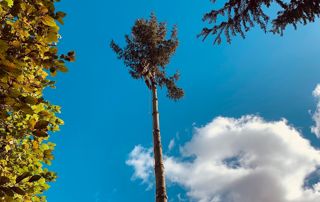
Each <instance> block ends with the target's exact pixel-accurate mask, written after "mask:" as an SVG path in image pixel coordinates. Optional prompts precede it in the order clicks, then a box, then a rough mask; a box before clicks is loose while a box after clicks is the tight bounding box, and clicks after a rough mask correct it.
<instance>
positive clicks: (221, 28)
mask: <svg viewBox="0 0 320 202" xmlns="http://www.w3.org/2000/svg"><path fill="white" fill-rule="evenodd" d="M211 1H212V2H213V3H215V2H216V0H211ZM224 2H225V4H224V6H223V7H222V8H220V9H215V10H212V11H210V12H208V13H206V14H205V15H204V17H203V21H205V22H208V23H209V24H212V23H213V24H214V26H213V27H211V28H208V27H205V28H203V29H202V32H201V33H200V34H199V36H202V37H203V40H205V39H206V38H207V37H208V36H209V35H214V36H215V40H214V43H218V44H220V43H221V41H222V39H221V36H222V35H223V34H224V35H225V36H226V40H227V42H228V43H230V42H231V36H236V35H240V36H241V37H243V38H244V37H245V32H248V31H249V30H250V28H252V27H254V25H255V24H257V25H259V26H260V28H261V29H262V30H263V31H264V32H272V33H274V34H280V35H283V31H284V30H285V28H286V27H287V26H288V25H293V26H294V28H295V29H296V28H297V25H298V24H299V23H301V24H304V25H306V24H307V23H310V22H314V21H315V19H316V18H318V17H319V16H320V0H290V1H283V0H225V1H224ZM271 6H273V8H275V9H277V13H276V16H275V17H274V18H273V19H272V20H271V24H272V27H271V28H268V22H269V21H270V17H269V15H267V14H266V10H267V9H268V8H270V7H271ZM224 16H226V17H224ZM223 17H224V18H223Z"/></svg>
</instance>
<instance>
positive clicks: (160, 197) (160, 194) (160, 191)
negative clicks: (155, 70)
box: [151, 83, 168, 202]
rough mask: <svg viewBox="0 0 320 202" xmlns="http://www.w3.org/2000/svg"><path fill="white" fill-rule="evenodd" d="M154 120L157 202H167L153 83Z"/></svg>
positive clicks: (155, 92) (153, 85) (155, 94)
mask: <svg viewBox="0 0 320 202" xmlns="http://www.w3.org/2000/svg"><path fill="white" fill-rule="evenodd" d="M151 88H152V120H153V153H154V162H155V163H154V171H155V178H156V202H167V199H168V197H167V191H166V181H165V176H164V165H163V159H162V146H161V137H160V124H159V111H158V95H157V86H156V84H155V83H153V84H152V87H151Z"/></svg>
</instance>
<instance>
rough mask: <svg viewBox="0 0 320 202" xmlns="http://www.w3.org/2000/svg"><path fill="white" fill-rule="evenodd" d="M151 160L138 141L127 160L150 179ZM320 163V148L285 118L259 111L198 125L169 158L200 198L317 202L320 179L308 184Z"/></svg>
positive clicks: (174, 175) (176, 179)
mask: <svg viewBox="0 0 320 202" xmlns="http://www.w3.org/2000/svg"><path fill="white" fill-rule="evenodd" d="M319 92H320V90H319ZM319 95H320V93H319ZM151 159H153V157H152V152H151V150H150V149H144V148H142V147H141V146H137V147H135V149H134V150H133V151H132V152H131V154H130V156H129V160H128V161H127V164H128V165H131V166H133V167H134V169H135V173H134V176H135V177H136V178H141V179H142V180H143V181H144V182H148V180H151V181H152V178H153V168H152V163H151V164H150V162H153V161H152V160H151ZM319 165H320V152H319V151H318V150H316V149H315V148H313V147H312V146H311V145H310V143H309V142H308V140H306V139H304V138H303V137H302V135H301V133H300V132H299V131H298V130H296V129H295V128H293V127H292V126H290V125H289V124H288V123H287V121H286V120H280V121H274V122H267V121H265V120H263V119H262V118H260V117H257V116H244V117H241V118H239V119H234V118H225V117H218V118H216V119H214V120H213V121H212V122H210V123H209V124H207V125H205V126H203V127H200V128H196V129H195V131H194V135H193V138H192V139H191V140H190V141H189V142H187V143H186V144H185V145H184V146H183V147H182V149H181V154H180V156H166V157H165V169H166V177H167V179H168V180H169V181H170V182H172V183H176V184H178V185H180V186H182V187H184V188H185V189H186V191H187V195H188V197H189V198H190V200H191V201H198V202H319V201H320V183H319V184H312V183H310V182H309V183H308V182H307V183H306V181H308V178H309V175H310V174H311V173H313V172H314V171H316V169H317V167H318V166H319ZM314 173H316V172H314ZM306 184H308V186H306Z"/></svg>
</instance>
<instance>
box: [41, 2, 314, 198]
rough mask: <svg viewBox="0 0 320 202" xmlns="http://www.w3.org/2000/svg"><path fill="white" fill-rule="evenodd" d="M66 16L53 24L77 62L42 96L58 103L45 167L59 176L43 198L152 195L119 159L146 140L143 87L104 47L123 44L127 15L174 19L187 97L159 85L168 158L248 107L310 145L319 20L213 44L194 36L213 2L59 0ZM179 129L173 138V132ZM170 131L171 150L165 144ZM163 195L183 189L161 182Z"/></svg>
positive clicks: (175, 63)
mask: <svg viewBox="0 0 320 202" xmlns="http://www.w3.org/2000/svg"><path fill="white" fill-rule="evenodd" d="M57 7H58V8H59V10H62V11H64V12H66V13H67V14H68V15H67V17H66V19H65V25H64V26H62V27H61V31H60V33H61V35H62V39H61V41H60V43H59V48H60V51H61V53H63V52H67V51H68V50H75V52H76V56H77V57H76V62H75V63H72V64H69V65H68V66H69V72H68V73H66V74H59V75H58V76H57V77H56V78H55V80H57V89H54V90H52V89H48V90H47V91H46V98H47V99H49V100H50V101H51V102H52V103H54V104H57V105H60V106H62V114H61V115H60V117H61V118H62V119H63V120H64V121H65V125H64V126H63V127H62V129H61V131H60V132H58V133H56V134H54V135H52V139H51V140H52V141H53V142H55V143H56V144H57V147H56V149H55V152H54V154H55V160H54V161H53V165H52V166H51V169H52V170H54V171H56V172H57V173H58V179H57V182H55V183H53V184H52V187H51V189H50V190H49V191H48V192H47V195H48V201H49V202H91V201H92V202H126V201H142V202H147V201H150V200H153V195H154V192H153V190H152V189H151V190H147V188H148V185H147V184H143V183H142V181H141V180H139V179H137V180H133V179H132V175H133V169H132V167H130V166H128V165H126V160H127V159H128V156H129V153H130V152H131V151H132V149H133V148H134V147H135V146H136V145H143V146H144V147H147V148H148V147H150V146H152V136H151V126H152V125H151V94H150V92H148V90H147V88H146V87H145V85H144V82H143V81H137V80H133V79H132V78H130V76H129V74H128V73H127V70H126V69H125V67H124V65H123V63H122V62H121V61H119V60H117V58H116V55H115V54H114V53H113V52H112V50H111V49H110V48H109V43H110V41H111V39H114V40H116V41H117V42H119V43H120V44H123V36H124V35H125V34H127V33H129V32H130V28H131V27H132V25H133V23H134V21H135V19H137V18H145V17H148V16H149V15H150V13H151V12H152V11H154V12H155V13H156V15H157V17H158V19H159V20H160V21H166V22H167V23H168V25H169V26H170V27H171V26H172V25H174V24H176V25H177V26H178V30H179V35H178V38H179V40H180V45H179V47H178V49H177V52H176V54H175V55H174V57H173V58H172V60H171V61H172V62H171V63H170V65H169V69H171V71H172V72H174V71H175V70H176V69H178V70H179V71H180V73H181V80H180V81H179V82H178V85H179V86H181V87H183V88H184V90H185V93H186V96H185V97H184V98H183V99H182V100H181V101H178V102H173V101H170V100H168V99H167V98H166V97H165V92H164V91H160V94H159V105H160V106H159V107H160V120H161V124H160V126H161V134H162V141H163V147H164V153H165V154H166V155H177V154H178V153H179V146H181V145H184V143H185V142H187V141H190V139H191V138H192V134H193V133H192V131H193V128H194V126H196V127H201V126H203V125H206V124H207V123H208V122H210V121H212V120H213V119H214V118H215V117H217V116H224V117H235V118H239V117H241V116H242V115H246V114H253V115H259V116H261V117H263V118H264V119H265V120H267V121H278V120H280V119H282V118H286V119H287V120H288V122H289V124H290V125H291V124H292V125H294V126H295V128H296V129H298V130H299V131H302V133H303V134H304V136H305V137H306V138H307V139H309V140H310V141H311V144H312V145H313V146H314V147H317V148H318V147H319V146H320V144H319V141H318V139H317V138H316V136H315V135H314V134H312V133H311V132H310V127H311V126H312V125H313V121H312V118H311V115H310V112H309V110H311V111H314V110H315V109H316V100H315V98H314V97H313V96H312V91H313V90H314V89H315V87H316V85H317V83H319V82H320V76H319V75H320V61H319V60H320V59H319V51H320V48H319V47H320V46H319V45H320V38H319V35H320V28H319V26H318V24H310V25H308V26H300V27H299V29H298V30H297V31H294V30H293V29H292V28H289V29H287V30H286V32H285V36H284V37H280V36H275V35H272V34H264V33H263V32H262V31H261V30H259V29H254V30H252V31H251V32H250V33H248V34H247V38H246V39H245V40H243V39H241V38H234V40H233V43H232V44H231V45H229V44H226V43H223V44H222V45H220V46H213V45H212V41H213V39H212V38H208V39H207V40H206V41H205V42H202V41H201V40H200V39H198V38H197V37H196V36H197V34H199V33H200V31H201V28H202V27H203V26H204V25H205V24H204V23H203V22H202V21H201V18H202V15H203V14H204V13H205V12H206V11H209V10H210V8H212V5H211V3H210V1H209V0H204V1H182V0H176V1H169V0H162V1H160V0H154V1H150V0H149V1H148V0H137V1H129V0H123V1H98V0H91V1H90V2H89V1H67V0H64V1H62V2H60V3H57ZM177 136H178V137H179V138H177ZM173 138H175V147H174V148H173V149H172V150H169V149H168V145H169V142H170V140H172V139H173ZM168 193H169V197H170V196H172V201H178V199H177V198H176V196H177V195H178V194H179V193H181V194H182V195H185V193H186V191H185V189H184V188H183V187H180V186H177V185H175V184H170V183H169V188H168Z"/></svg>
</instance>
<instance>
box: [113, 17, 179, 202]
mask: <svg viewBox="0 0 320 202" xmlns="http://www.w3.org/2000/svg"><path fill="white" fill-rule="evenodd" d="M125 40H126V46H125V47H124V48H120V46H119V45H117V44H116V43H115V42H114V41H111V44H110V45H111V48H112V49H113V51H114V52H115V53H116V54H117V56H118V58H119V59H121V60H123V61H124V64H125V66H127V67H128V69H129V73H130V75H131V76H132V78H134V79H143V80H144V81H145V83H146V86H147V88H148V89H150V90H151V91H152V111H153V112H152V118H153V146H154V161H155V166H154V169H155V180H156V201H157V202H166V201H167V192H166V184H165V176H164V165H163V158H162V147H161V138H160V126H159V111H158V95H157V87H160V88H162V87H165V88H166V89H167V97H169V98H170V99H173V100H178V99H180V98H181V97H183V95H184V92H183V90H182V89H181V88H179V87H177V86H176V81H177V80H178V79H179V73H176V74H174V75H173V76H167V74H166V67H167V64H168V63H169V61H170V57H171V56H172V55H173V54H174V52H175V50H176V48H177V46H178V39H177V29H176V27H174V28H173V30H172V32H171V35H170V37H169V38H167V28H166V24H165V23H163V22H160V23H158V21H157V18H156V17H155V15H154V14H152V15H151V19H150V20H146V19H139V20H137V21H136V22H135V24H134V26H133V27H132V31H131V34H130V35H125Z"/></svg>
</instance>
